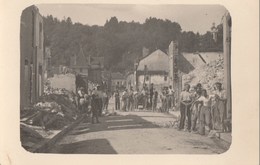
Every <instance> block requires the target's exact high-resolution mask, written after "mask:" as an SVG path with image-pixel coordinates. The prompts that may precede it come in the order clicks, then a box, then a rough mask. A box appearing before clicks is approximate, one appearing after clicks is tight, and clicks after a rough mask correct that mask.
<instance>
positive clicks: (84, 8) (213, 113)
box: [20, 3, 232, 155]
mask: <svg viewBox="0 0 260 165" xmlns="http://www.w3.org/2000/svg"><path fill="white" fill-rule="evenodd" d="M231 18H232V17H231V15H230V13H229V11H228V10H227V9H226V8H225V7H224V6H222V5H206V4H205V5H202V4H200V5H192V4H191V5H187V4H186V5H174V4H170V5H166V4H162V5H160V4H154V5H148V4H146V5H141V4H47V3H46V4H35V5H31V6H28V7H26V8H25V9H24V10H23V11H22V13H21V17H20V141H21V145H22V147H23V148H24V149H25V150H27V151H29V152H31V153H53V154H207V155H216V154H222V153H225V152H226V151H228V150H229V148H230V145H231V143H232V97H231V91H232V90H231V89H232V85H231V76H232V75H231V57H232V56H231V54H232V53H231V42H232V19H231Z"/></svg>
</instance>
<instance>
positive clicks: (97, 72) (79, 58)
mask: <svg viewBox="0 0 260 165" xmlns="http://www.w3.org/2000/svg"><path fill="white" fill-rule="evenodd" d="M70 68H71V69H72V71H73V72H74V73H75V74H76V75H77V76H76V87H85V88H88V85H87V84H88V81H90V82H93V83H98V84H101V83H102V71H103V70H104V58H103V57H91V56H86V54H85V53H84V51H83V48H82V46H80V49H79V53H78V54H77V55H74V56H72V57H71V59H70Z"/></svg>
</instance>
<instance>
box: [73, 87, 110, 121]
mask: <svg viewBox="0 0 260 165" xmlns="http://www.w3.org/2000/svg"><path fill="white" fill-rule="evenodd" d="M75 101H76V106H77V108H78V110H79V113H80V114H83V113H91V119H92V123H95V122H94V120H96V123H99V116H101V115H102V112H106V111H107V109H108V102H109V96H108V93H107V92H106V91H102V90H101V87H100V86H97V87H95V88H94V89H93V90H88V91H86V89H85V88H84V87H80V88H79V89H78V90H77V93H76V99H75Z"/></svg>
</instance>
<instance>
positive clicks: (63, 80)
mask: <svg viewBox="0 0 260 165" xmlns="http://www.w3.org/2000/svg"><path fill="white" fill-rule="evenodd" d="M49 82H50V86H51V87H52V88H65V89H67V90H69V91H73V92H75V90H76V76H75V75H74V74H60V75H54V76H53V77H51V78H49Z"/></svg>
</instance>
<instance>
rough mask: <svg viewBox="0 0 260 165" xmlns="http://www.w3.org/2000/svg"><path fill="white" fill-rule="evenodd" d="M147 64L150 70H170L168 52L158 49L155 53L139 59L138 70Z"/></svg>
mask: <svg viewBox="0 0 260 165" xmlns="http://www.w3.org/2000/svg"><path fill="white" fill-rule="evenodd" d="M145 65H146V66H147V69H148V71H167V72H168V70H169V57H168V55H167V54H166V53H164V52H163V51H161V50H160V49H157V50H156V51H154V52H153V53H151V54H149V55H147V56H145V57H144V58H142V59H141V60H140V61H139V64H138V67H137V70H139V71H142V70H144V68H145Z"/></svg>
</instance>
